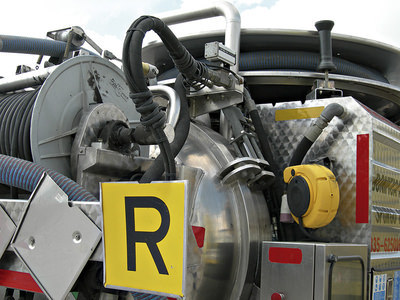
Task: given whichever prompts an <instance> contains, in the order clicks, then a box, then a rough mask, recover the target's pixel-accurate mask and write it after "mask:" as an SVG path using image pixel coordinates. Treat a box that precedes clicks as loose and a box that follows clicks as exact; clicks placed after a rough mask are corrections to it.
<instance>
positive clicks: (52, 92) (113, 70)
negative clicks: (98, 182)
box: [0, 56, 139, 177]
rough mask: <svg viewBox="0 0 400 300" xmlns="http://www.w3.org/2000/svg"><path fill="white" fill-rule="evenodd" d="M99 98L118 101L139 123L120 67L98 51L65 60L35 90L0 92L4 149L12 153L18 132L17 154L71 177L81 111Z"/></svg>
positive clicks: (133, 120)
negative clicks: (71, 160) (104, 57)
mask: <svg viewBox="0 0 400 300" xmlns="http://www.w3.org/2000/svg"><path fill="white" fill-rule="evenodd" d="M98 103H112V104H115V105H116V106H117V107H119V108H120V109H121V110H122V111H123V112H124V114H125V115H126V116H127V117H128V119H129V123H130V125H131V126H132V125H133V124H135V123H138V120H139V114H138V113H137V112H136V110H135V107H134V105H133V103H132V101H131V100H130V99H129V90H128V87H127V85H126V82H125V77H124V75H123V73H122V72H121V70H119V69H118V68H117V67H116V66H115V65H114V64H112V63H110V62H108V61H107V60H105V59H102V58H100V57H96V56H80V57H76V58H73V59H70V60H67V61H66V62H64V63H63V64H61V65H60V66H58V67H57V68H56V69H55V70H54V71H53V72H52V73H51V74H50V75H49V77H48V78H47V79H46V81H45V82H44V83H43V85H41V86H40V87H38V88H36V90H34V91H23V92H15V93H14V94H6V95H3V96H1V95H0V106H1V107H4V108H5V109H2V110H1V111H2V122H1V123H0V124H1V128H0V134H2V135H1V136H4V137H7V138H5V139H3V138H2V139H1V142H0V144H1V145H0V151H1V153H2V154H7V155H11V154H13V153H12V151H11V148H12V147H11V146H12V145H13V142H12V136H14V135H15V136H18V143H17V153H15V155H18V156H20V157H21V158H23V159H27V160H32V161H34V162H36V163H38V164H40V165H42V166H44V167H47V168H49V169H53V170H55V171H58V172H60V173H62V174H64V175H66V176H68V177H71V176H72V174H71V167H70V155H71V146H72V142H73V138H74V136H75V134H76V132H77V127H78V125H79V121H80V118H81V115H82V112H83V111H85V110H87V109H88V108H89V107H90V106H91V105H93V104H98ZM21 115H22V117H21ZM21 118H22V121H21V123H20V124H19V126H14V125H15V124H16V123H17V121H18V120H20V119H21ZM13 126H14V127H13ZM17 127H18V135H17V131H16V130H17ZM21 132H23V135H20V133H21ZM22 137H23V140H22ZM14 143H15V141H14ZM14 147H15V145H14ZM14 152H15V150H14Z"/></svg>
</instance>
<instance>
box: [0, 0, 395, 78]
mask: <svg viewBox="0 0 400 300" xmlns="http://www.w3.org/2000/svg"><path fill="white" fill-rule="evenodd" d="M228 2H231V3H232V4H233V5H235V6H236V8H237V9H238V10H239V12H240V14H241V19H242V28H283V29H302V30H315V27H314V23H315V22H316V21H318V20H323V19H330V20H333V21H334V22H335V26H334V28H333V33H340V34H347V35H353V36H358V37H363V38H368V39H372V40H376V41H379V42H382V43H386V44H390V45H393V46H395V47H397V48H400V18H399V17H398V15H399V14H400V1H398V0H380V1H371V0H334V1H332V0H329V1H326V0H301V1H300V0H230V1H228ZM213 3H215V2H214V1H210V0H201V1H200V0H167V1H165V0H79V1H78V0H69V1H59V0H36V1H31V0H14V1H7V4H6V5H3V7H2V16H1V18H0V35H17V36H28V37H37V38H45V36H46V32H48V31H51V30H56V29H60V28H65V27H69V26H80V27H82V28H83V29H84V31H85V33H86V34H87V35H88V36H89V37H90V38H91V39H92V40H94V41H95V42H96V43H97V44H98V45H99V46H100V47H101V48H103V49H107V50H110V51H112V52H113V53H114V54H115V55H116V56H117V57H121V53H122V43H123V40H124V37H125V32H126V30H127V29H128V27H129V26H130V24H131V23H132V22H133V21H134V20H135V19H136V18H138V17H139V16H141V15H155V16H162V15H164V14H166V13H167V12H169V11H176V10H181V9H183V10H192V9H196V8H201V7H205V6H210V5H212V4H213ZM224 24H225V23H224V20H223V18H221V17H220V18H213V19H209V20H207V21H203V22H198V23H196V22H191V23H188V24H184V25H176V26H173V27H172V30H173V31H174V32H175V33H176V34H177V35H178V36H182V35H186V34H189V33H195V32H201V31H209V30H217V29H223V28H224ZM152 38H153V36H151V35H150V36H149V37H148V38H147V41H149V40H150V39H152ZM88 48H90V47H88ZM36 60H37V57H36V56H31V55H28V56H26V55H21V54H9V53H2V52H0V76H4V77H7V76H10V75H12V74H13V72H14V71H15V67H16V66H17V65H19V64H26V65H29V66H31V67H34V66H35V63H36Z"/></svg>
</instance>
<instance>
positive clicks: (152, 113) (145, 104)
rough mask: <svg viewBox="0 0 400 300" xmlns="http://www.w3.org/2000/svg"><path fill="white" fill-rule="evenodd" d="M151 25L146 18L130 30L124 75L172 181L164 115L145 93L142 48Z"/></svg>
mask: <svg viewBox="0 0 400 300" xmlns="http://www.w3.org/2000/svg"><path fill="white" fill-rule="evenodd" d="M153 27H154V24H153V22H151V19H148V18H147V17H140V18H139V19H137V20H136V21H135V22H133V24H132V25H131V27H130V28H129V30H128V32H127V35H126V37H125V41H124V46H123V54H122V59H123V65H124V73H125V77H126V79H127V82H128V86H129V89H130V95H129V96H130V98H131V99H132V101H133V102H134V104H135V106H136V110H137V111H138V112H139V113H140V114H141V118H140V121H141V124H142V126H145V127H147V128H149V129H150V130H151V132H152V134H153V136H154V138H155V140H156V141H157V144H158V146H159V147H160V152H161V157H162V158H163V162H164V167H165V170H166V179H167V180H171V179H175V173H176V171H175V161H174V159H173V157H172V154H171V153H172V152H171V150H170V145H169V143H168V139H167V137H166V135H165V133H164V131H163V126H164V124H165V120H166V117H165V114H164V112H162V111H161V109H160V107H159V105H158V104H157V103H155V102H153V94H152V93H151V91H150V90H149V89H148V87H147V84H146V80H145V77H144V75H143V67H142V44H143V39H144V36H145V34H146V32H147V31H149V30H151V29H153Z"/></svg>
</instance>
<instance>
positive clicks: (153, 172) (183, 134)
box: [139, 74, 190, 183]
mask: <svg viewBox="0 0 400 300" xmlns="http://www.w3.org/2000/svg"><path fill="white" fill-rule="evenodd" d="M174 89H175V91H176V92H177V94H178V95H179V98H180V100H181V110H180V114H179V119H178V122H177V124H176V127H175V139H174V140H173V142H172V143H171V151H172V155H173V157H174V158H175V157H176V156H177V155H178V153H179V151H180V150H181V149H182V147H183V145H184V144H185V142H186V139H187V137H188V135H189V129H190V115H189V107H188V104H187V99H186V87H185V85H184V79H183V76H182V75H181V74H180V75H178V77H177V78H176V81H175V85H174ZM163 172H164V165H163V162H162V159H161V157H157V158H156V160H155V161H154V162H153V164H152V165H151V166H150V168H149V169H148V170H147V171H146V173H145V174H144V175H143V177H142V178H141V180H140V181H139V182H141V183H146V182H151V181H153V180H157V179H159V178H160V177H161V175H162V174H163Z"/></svg>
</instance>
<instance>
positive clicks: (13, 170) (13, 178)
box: [0, 154, 98, 201]
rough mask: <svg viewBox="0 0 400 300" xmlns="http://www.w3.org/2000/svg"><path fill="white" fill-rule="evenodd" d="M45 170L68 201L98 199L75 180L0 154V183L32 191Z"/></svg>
mask: <svg viewBox="0 0 400 300" xmlns="http://www.w3.org/2000/svg"><path fill="white" fill-rule="evenodd" d="M44 172H46V173H47V174H49V175H50V177H51V178H52V179H53V180H54V181H55V183H56V184H57V185H58V186H59V187H60V188H61V189H62V190H63V191H64V192H65V193H66V194H67V195H68V199H69V200H70V201H98V199H96V197H94V196H93V195H92V194H91V193H89V192H88V191H86V190H85V189H84V188H83V187H82V186H80V185H79V184H77V183H76V182H75V181H72V180H71V179H69V178H67V177H65V176H64V175H62V174H60V173H58V172H56V171H53V170H50V169H47V168H44V167H42V166H39V165H37V164H35V163H32V162H29V161H26V160H22V159H19V158H15V157H11V156H7V155H2V154H0V183H2V184H6V185H10V186H13V187H16V188H19V189H23V190H25V191H28V192H32V191H33V190H34V189H35V187H36V185H37V184H38V182H39V180H40V178H41V177H42V175H43V173H44Z"/></svg>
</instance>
